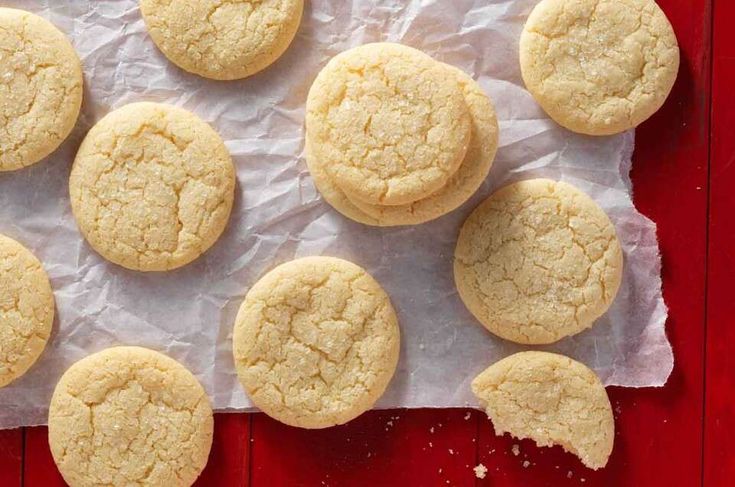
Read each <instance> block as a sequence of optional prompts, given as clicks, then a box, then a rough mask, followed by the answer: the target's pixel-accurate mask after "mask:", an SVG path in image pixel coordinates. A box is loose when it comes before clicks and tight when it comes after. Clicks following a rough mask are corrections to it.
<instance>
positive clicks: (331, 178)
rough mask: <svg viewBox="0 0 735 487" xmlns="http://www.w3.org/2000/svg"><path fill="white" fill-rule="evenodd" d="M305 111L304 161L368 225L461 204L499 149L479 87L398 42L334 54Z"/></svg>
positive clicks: (340, 205) (409, 221)
mask: <svg viewBox="0 0 735 487" xmlns="http://www.w3.org/2000/svg"><path fill="white" fill-rule="evenodd" d="M306 109H307V114H306V158H307V163H308V165H309V170H310V172H311V174H312V176H313V178H314V181H315V182H316V185H317V187H318V189H319V191H320V192H321V193H322V195H323V196H324V198H325V199H326V200H327V201H328V202H329V203H330V204H331V205H332V206H333V207H334V208H336V209H337V210H338V211H339V212H340V213H342V214H344V215H345V216H347V217H348V218H351V219H353V220H355V221H358V222H360V223H364V224H367V225H375V226H397V225H416V224H420V223H424V222H427V221H430V220H434V219H436V218H439V217H440V216H442V215H445V214H447V213H449V212H451V211H452V210H454V209H456V208H457V207H459V206H460V205H461V204H462V203H464V202H465V201H467V200H468V199H469V198H470V196H472V195H473V194H474V193H475V191H477V189H478V188H479V187H480V185H481V184H482V182H483V181H484V180H485V178H486V177H487V175H488V172H489V171H490V166H491V165H492V162H493V159H494V157H495V152H496V149H497V146H498V123H497V119H496V116H495V110H494V107H493V104H492V102H491V101H490V99H489V98H488V97H487V95H485V94H484V93H483V91H482V89H481V88H480V86H479V85H478V84H477V83H476V82H475V81H474V80H472V78H470V77H469V76H467V75H466V74H465V73H463V72H461V71H459V70H458V69H456V68H454V67H451V66H448V65H446V64H443V63H440V62H438V61H435V60H434V59H432V58H431V57H429V56H427V55H426V54H424V53H422V52H420V51H418V50H416V49H412V48H410V47H407V46H403V45H399V44H391V43H375V44H366V45H363V46H360V47H357V48H355V49H351V50H349V51H346V52H343V53H341V54H339V55H337V56H336V57H334V58H333V59H332V60H331V61H330V62H329V63H328V64H327V65H326V67H325V68H324V69H323V70H322V71H321V72H320V73H319V75H318V76H317V78H316V80H315V81H314V84H313V85H312V87H311V90H310V92H309V97H308V100H307V105H306Z"/></svg>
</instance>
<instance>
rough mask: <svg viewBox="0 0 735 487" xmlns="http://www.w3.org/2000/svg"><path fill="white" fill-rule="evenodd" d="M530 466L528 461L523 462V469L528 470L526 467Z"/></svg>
mask: <svg viewBox="0 0 735 487" xmlns="http://www.w3.org/2000/svg"><path fill="white" fill-rule="evenodd" d="M529 465H531V462H529V461H528V460H523V468H528V466H529Z"/></svg>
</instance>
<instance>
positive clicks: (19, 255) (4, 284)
mask: <svg viewBox="0 0 735 487" xmlns="http://www.w3.org/2000/svg"><path fill="white" fill-rule="evenodd" d="M53 321H54V295H53V292H52V291H51V284H50V283H49V280H48V276H47V275H46V272H45V271H44V270H43V267H42V266H41V263H40V262H39V261H38V259H37V258H36V257H35V256H34V255H33V254H32V253H31V252H30V251H29V250H28V249H26V248H25V247H23V246H22V245H21V244H19V243H18V242H16V241H15V240H12V239H10V238H8V237H5V236H3V235H0V387H4V386H6V385H8V384H10V383H11V382H12V381H13V380H15V379H17V378H18V377H20V376H21V375H23V374H24V373H25V372H26V371H27V370H28V369H29V368H30V367H31V365H33V364H34V363H35V362H36V360H37V359H38V357H39V356H40V355H41V353H42V352H43V350H44V348H46V342H47V341H48V338H49V335H50V334H51V326H52V324H53Z"/></svg>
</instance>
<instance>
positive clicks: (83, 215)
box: [69, 103, 235, 271]
mask: <svg viewBox="0 0 735 487" xmlns="http://www.w3.org/2000/svg"><path fill="white" fill-rule="evenodd" d="M234 190H235V170H234V167H233V165H232V159H231V158H230V154H229V153H228V151H227V148H226V147H225V145H224V143H223V142H222V139H221V138H220V137H219V135H217V133H216V132H215V131H214V130H213V129H212V128H211V127H210V126H209V125H207V124H206V123H205V122H203V121H202V120H200V119H199V118H198V117H196V116H195V115H193V114H191V113H189V112H187V111H185V110H182V109H181V108H176V107H173V106H169V105H161V104H157V103H133V104H130V105H126V106H124V107H122V108H120V109H118V110H115V111H114V112H112V113H110V114H108V115H107V116H106V117H104V118H103V119H102V120H100V121H99V122H98V123H97V124H96V125H95V126H94V127H93V128H92V130H90V131H89V134H87V137H86V138H85V139H84V142H83V143H82V146H81V147H80V148H79V152H78V153H77V157H76V160H75V161H74V166H73V168H72V171H71V178H70V181H69V192H70V195H71V204H72V209H73V210H74V216H75V217H76V219H77V223H78V224H79V228H80V229H81V232H82V234H83V235H84V237H85V238H86V239H87V240H88V241H89V243H90V245H92V247H93V248H94V249H95V250H96V251H97V252H99V253H100V254H101V255H102V256H103V257H105V258H106V259H108V260H110V261H112V262H114V263H116V264H119V265H121V266H123V267H127V268H129V269H134V270H141V271H163V270H169V269H174V268H177V267H180V266H183V265H185V264H188V263H189V262H191V261H193V260H194V259H196V258H197V257H198V256H199V255H201V254H202V253H204V252H205V251H206V250H207V249H208V248H209V247H211V246H212V245H213V244H214V242H216V241H217V239H218V238H219V236H220V235H221V234H222V232H223V231H224V229H225V226H226V225H227V221H228V219H229V216H230V211H231V209H232V202H233V198H234Z"/></svg>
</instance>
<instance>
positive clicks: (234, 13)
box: [140, 0, 304, 80]
mask: <svg viewBox="0 0 735 487" xmlns="http://www.w3.org/2000/svg"><path fill="white" fill-rule="evenodd" d="M140 10H141V12H142V14H143V19H144V20H145V23H146V26H147V27H148V31H149V32H150V35H151V37H152V38H153V41H154V42H155V43H156V45H157V46H158V48H159V49H160V50H161V51H162V52H163V54H164V55H165V56H166V57H167V58H168V59H169V60H171V61H172V62H173V63H175V64H176V65H177V66H179V67H180V68H182V69H184V70H186V71H188V72H190V73H194V74H198V75H200V76H203V77H205V78H211V79H217V80H232V79H240V78H245V77H247V76H250V75H252V74H255V73H257V72H258V71H261V70H262V69H265V68H266V67H268V66H269V65H270V64H272V63H273V62H274V61H275V60H276V59H278V58H279V57H280V56H281V55H282V54H283V53H284V52H285V51H286V49H287V48H288V46H289V44H291V41H292V40H293V38H294V36H295V35H296V32H297V31H298V28H299V24H300V22H301V15H302V13H303V10H304V1H303V0H140Z"/></svg>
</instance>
